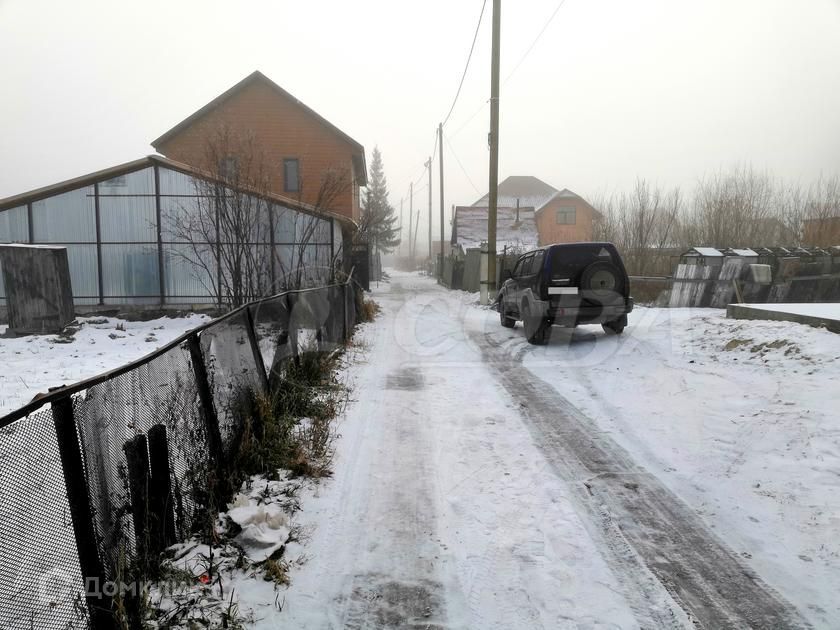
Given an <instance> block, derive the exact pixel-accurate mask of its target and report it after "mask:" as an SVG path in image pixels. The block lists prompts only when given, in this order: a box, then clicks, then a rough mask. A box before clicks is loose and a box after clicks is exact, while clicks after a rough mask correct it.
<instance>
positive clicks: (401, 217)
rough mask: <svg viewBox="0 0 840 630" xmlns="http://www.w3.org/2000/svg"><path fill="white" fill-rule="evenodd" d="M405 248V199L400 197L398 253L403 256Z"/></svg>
mask: <svg viewBox="0 0 840 630" xmlns="http://www.w3.org/2000/svg"><path fill="white" fill-rule="evenodd" d="M402 248H403V199H402V197H400V246H399V247H398V248H397V253H398V254H399V255H402Z"/></svg>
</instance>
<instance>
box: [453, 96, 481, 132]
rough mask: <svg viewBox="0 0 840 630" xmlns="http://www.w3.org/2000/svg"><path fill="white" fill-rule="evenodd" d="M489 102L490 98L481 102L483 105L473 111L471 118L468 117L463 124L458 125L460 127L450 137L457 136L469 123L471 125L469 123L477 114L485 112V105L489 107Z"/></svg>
mask: <svg viewBox="0 0 840 630" xmlns="http://www.w3.org/2000/svg"><path fill="white" fill-rule="evenodd" d="M489 102H490V101H489V100H487V101H484V102H483V103H482V104H481V107H479V108H478V109H477V110H475V111H474V112H473V114H472V116H470V117H469V118H467V119H466V120H465V121H464V122H463V124H462V125H461V126H460V127H458V128H457V129H456V130H455V131H454V133H453V134H452V135H451V136H449V137H450V138H454V137H455V136H457V135H458V134H459V133H461V132H462V131H463V130H464V128H465V127H466V126H467V125H469V124H470V123H471V122H472V121H473V119H474V118H475V117H476V116H478V115H479V114H480V113H481V112H483V111H484V108H485V107H487V103H489Z"/></svg>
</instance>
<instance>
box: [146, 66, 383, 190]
mask: <svg viewBox="0 0 840 630" xmlns="http://www.w3.org/2000/svg"><path fill="white" fill-rule="evenodd" d="M257 82H259V83H264V84H265V85H267V86H269V87H270V88H271V89H273V90H274V91H275V92H277V93H278V94H280V95H281V96H283V97H285V98H287V99H288V100H290V101H292V102H293V103H295V104H296V105H297V106H298V107H300V108H301V109H302V110H303V111H304V112H306V113H307V114H308V115H310V116H312V117H313V118H315V120H317V121H318V122H319V123H321V124H322V125H323V126H324V127H326V128H327V129H329V130H330V131H332V132H333V133H334V134H335V135H337V136H338V137H339V138H341V139H342V140H344V141H345V142H346V143H347V144H349V145H350V146H351V147H352V149H353V151H354V154H355V155H356V156H358V159H359V164H358V168H357V170H358V171H359V172H360V173H361V176H360V178H359V183H360V185H362V186H366V185H367V165H366V162H365V148H364V147H363V146H362V145H361V144H360V143H358V142H356V141H355V140H354V139H353V138H351V137H350V136H348V135H347V134H346V133H344V132H343V131H342V130H341V129H339V128H338V127H336V126H335V125H334V124H332V123H331V122H330V121H329V120H327V119H326V118H324V117H323V116H321V115H320V114H319V113H318V112H316V111H315V110H314V109H312V108H311V107H309V106H307V105H306V104H305V103H303V102H301V101H299V100H298V99H297V98H295V97H294V96H292V95H291V94H290V93H289V92H287V91H286V90H284V89H283V88H281V87H280V86H279V85H277V84H276V83H275V82H274V81H272V80H271V79H269V78H268V77H267V76H265V75H264V74H263V73H262V72H260V71H259V70H254V72H252V73H251V74H249V75H248V76H247V77H245V78H244V79H242V80H241V81H240V82H239V83H237V84H236V85H234V86H233V87H232V88H230V89H229V90H226V91H225V92H222V93H221V94H219V96H217V97H216V98H214V99H213V100H212V101H210V102H209V103H207V104H206V105H205V106H204V107H202V108H201V109H199V110H197V111H196V112H194V113H192V114H190V115H189V116H187V117H186V118H185V119H184V120H182V121H181V122H179V123H178V124H177V125H175V126H174V127H172V129H170V130H169V131H167V132H166V133H164V134H163V135H161V136H160V137H158V138H156V139H155V140H153V141H152V143H151V144H152V147H154V149H155V150H156V151H160V145H161V144H163V143H164V142H166V141H167V140H169V139H170V138H172V137H173V136H174V135H175V134H177V133H179V132H180V131H182V130H184V129H186V128H187V127H189V126H190V125H192V124H193V123H194V122H196V121H197V120H199V119H200V118H202V117H203V116H204V115H206V114H208V113H210V112H211V111H213V110H214V109H215V108H216V107H218V106H219V105H221V104H222V103H224V102H225V101H226V100H228V99H229V98H231V97H232V96H234V95H235V94H237V93H238V92H240V91H241V90H242V89H244V88H245V87H247V86H249V85H251V84H252V83H257Z"/></svg>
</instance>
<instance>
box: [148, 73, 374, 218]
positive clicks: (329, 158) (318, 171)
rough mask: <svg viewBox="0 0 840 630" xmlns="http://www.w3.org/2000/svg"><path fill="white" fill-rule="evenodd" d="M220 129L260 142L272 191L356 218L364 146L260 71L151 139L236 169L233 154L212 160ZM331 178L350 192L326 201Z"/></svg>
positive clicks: (211, 167)
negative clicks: (210, 145) (210, 141)
mask: <svg viewBox="0 0 840 630" xmlns="http://www.w3.org/2000/svg"><path fill="white" fill-rule="evenodd" d="M219 129H226V130H229V131H230V132H232V133H233V134H238V135H240V136H248V135H250V136H251V137H253V138H255V140H256V142H257V145H258V147H259V149H260V151H261V155H262V156H263V158H264V160H265V162H266V164H265V165H264V166H265V171H266V172H267V174H268V177H269V182H270V187H271V192H273V193H275V194H277V195H281V196H284V197H290V198H292V199H295V200H297V201H299V202H302V203H305V204H308V205H312V206H319V207H321V206H325V205H326V208H325V209H326V210H330V211H332V212H336V213H339V214H343V215H345V216H347V217H349V218H351V219H353V220H355V221H358V219H359V208H360V204H359V188H360V187H362V186H365V185H367V167H366V163H365V149H364V147H363V146H362V145H361V144H360V143H358V142H357V141H356V140H354V139H353V138H351V137H350V136H349V135H347V134H346V133H344V132H343V131H342V130H341V129H339V128H338V127H336V126H335V125H334V124H332V123H331V122H330V121H328V120H327V119H325V118H324V117H323V116H321V115H320V114H318V113H317V112H315V111H314V110H313V109H311V108H310V107H308V106H306V105H305V104H303V103H302V102H301V101H299V100H298V99H296V98H295V97H294V96H292V95H291V94H289V92H287V91H286V90H284V89H283V88H282V87H280V86H279V85H277V84H276V83H274V81H272V80H271V79H269V78H268V77H266V76H265V75H264V74H262V73H261V72H259V71H255V72H253V73H251V74H250V75H248V76H247V77H245V78H244V79H243V80H242V81H240V82H239V83H237V84H236V85H234V86H233V87H231V88H230V89H229V90H227V91H225V92H223V93H222V94H220V95H219V96H217V97H216V98H214V99H213V100H212V101H210V102H209V103H207V104H206V105H204V106H203V107H201V108H200V109H199V110H197V111H196V112H194V113H192V114H190V115H189V116H187V117H186V118H185V119H184V120H182V121H181V122H179V123H178V124H177V125H175V126H174V127H172V128H171V129H170V130H169V131H167V132H166V133H164V134H163V135H161V136H160V137H159V138H157V139H155V140H153V141H152V146H153V147H154V148H155V150H156V151H157V152H158V153H160V154H162V155H164V156H166V157H168V158H170V159H172V160H175V161H177V162H181V163H184V164H189V165H192V166H195V167H197V168H199V169H202V170H204V171H208V172H217V171H219V170H221V169H220V165H219V164H216V163H213V164H211V163H208V160H213V161H215V160H220V161H221V160H224V161H225V162H227V163H233V164H236V161H237V159H239V157H238V156H236V155H230V156H217V155H212V156H211V155H208V150H207V149H208V147H207V142H208V138H211V137H212V136H213V134H215V133H217V131H218V130H219ZM328 176H329V177H330V178H332V180H333V181H335V180H336V179H337V178H340V179H341V180H342V181H344V182H346V188H344V189H343V190H341V191H340V193H339V194H336V195H330V197H329V198H328V199H326V198H325V197H326V196H325V195H324V194H323V190H322V186H323V185H324V182H325V181H326V180H327V178H328Z"/></svg>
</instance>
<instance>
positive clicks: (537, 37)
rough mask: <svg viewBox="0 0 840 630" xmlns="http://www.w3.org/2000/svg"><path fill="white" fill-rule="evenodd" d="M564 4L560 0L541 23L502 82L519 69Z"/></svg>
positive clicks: (508, 79) (563, 0) (563, 1)
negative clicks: (535, 34) (526, 48)
mask: <svg viewBox="0 0 840 630" xmlns="http://www.w3.org/2000/svg"><path fill="white" fill-rule="evenodd" d="M564 4H566V0H560V4H558V5H557V8H556V9H554V13H552V14H551V16H550V17H549V18H548V20H547V21H546V23H545V24H544V25H543V27H542V29H541V30H540V32H539V33H537V36H536V37H535V38H534V41H532V42H531V45H530V46H528V50H526V51H525V54H524V55H522V57H520V59H519V61H517V62H516V65H515V66H514V67H513V70H511V72H510V74H509V75H507V77H506V78H505V80H504V83H507V82H508V81H510V78H511V77H512V76H513V75H514V73H515V72H516V71H517V70H519V66H521V65H522V62H523V61H525V59H526V58H527V57H528V55H530V54H531V51H532V50H534V46H536V45H537V42H538V41H540V38H541V37H542V36H543V34H544V33H545V31H546V30H547V29H548V26H549V24H551V22H552V20H554V18H555V17H556V16H557V14H558V13H559V12H560V9H561V8H563V5H564Z"/></svg>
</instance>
